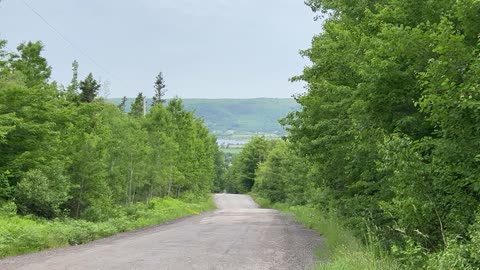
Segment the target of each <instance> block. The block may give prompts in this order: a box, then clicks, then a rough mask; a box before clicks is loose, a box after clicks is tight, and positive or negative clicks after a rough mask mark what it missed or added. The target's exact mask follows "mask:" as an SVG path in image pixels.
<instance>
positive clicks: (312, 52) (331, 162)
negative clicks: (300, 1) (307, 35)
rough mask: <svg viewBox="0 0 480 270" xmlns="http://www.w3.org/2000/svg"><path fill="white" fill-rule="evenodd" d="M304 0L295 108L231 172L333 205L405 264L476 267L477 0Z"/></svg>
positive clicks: (306, 200) (280, 195)
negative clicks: (303, 85) (312, 27)
mask: <svg viewBox="0 0 480 270" xmlns="http://www.w3.org/2000/svg"><path fill="white" fill-rule="evenodd" d="M307 2H308V5H309V6H310V7H311V8H312V9H313V10H314V11H317V12H319V13H318V14H319V16H323V17H324V18H325V23H324V31H323V32H322V33H321V34H319V35H317V36H315V37H314V39H313V42H312V47H311V48H310V49H308V50H305V51H303V53H302V54H303V55H304V56H306V57H308V58H309V59H310V60H311V61H312V65H311V66H310V67H307V68H305V70H304V72H303V74H302V75H300V76H298V77H295V78H294V80H303V81H305V82H307V83H308V92H307V93H305V94H302V95H299V96H297V97H296V99H297V101H298V102H299V103H300V104H301V106H302V109H301V110H300V111H299V112H295V113H292V114H290V115H289V116H288V117H286V118H285V119H283V120H282V123H283V124H284V126H285V127H286V129H287V130H288V132H289V134H288V136H287V138H286V141H285V142H277V143H275V146H274V147H269V148H268V149H270V151H267V152H268V155H265V151H264V149H265V147H264V145H265V144H268V143H267V142H262V143H259V142H258V140H257V141H254V142H252V144H251V145H249V146H247V147H246V148H245V151H246V152H244V153H242V154H240V156H239V157H238V160H235V161H234V162H233V166H232V170H231V171H230V172H228V173H227V175H230V176H231V177H230V178H228V180H229V182H232V183H236V184H235V185H238V184H240V185H242V186H241V187H240V188H236V191H240V192H244V191H249V190H250V188H251V187H252V186H253V190H255V191H256V192H258V193H260V194H261V195H262V196H264V197H267V198H269V199H270V200H272V201H280V202H289V203H292V204H311V205H314V206H315V207H317V208H319V209H322V210H323V211H326V212H330V213H335V214H336V215H337V216H339V217H340V218H341V219H342V220H343V221H344V222H345V223H346V224H347V225H348V226H349V227H350V228H352V229H353V230H355V231H356V232H357V235H358V236H359V237H360V238H362V239H369V242H370V243H371V244H374V245H378V246H380V247H381V248H382V249H383V250H384V251H385V250H386V251H387V252H388V253H389V254H390V255H391V256H393V257H395V258H397V259H398V261H400V262H402V263H403V264H404V265H405V267H406V268H407V269H420V268H424V269H480V252H479V250H480V212H479V211H480V207H479V206H480V205H479V203H480V163H479V162H480V152H479V149H480V44H479V41H480V40H479V38H480V35H479V34H480V16H479V14H480V2H479V1H476V0H460V1H439V0H435V1H427V0H425V1H418V0H416V1H403V0H402V1H396V0H369V1H348V0H334V1H333V0H310V1H307ZM255 145H257V146H255ZM252 148H255V150H252ZM247 152H248V153H247ZM250 156H254V157H255V158H256V161H259V163H257V164H254V165H252V164H249V163H248V162H246V161H247V160H248V159H249V158H248V157H250ZM236 163H241V164H236Z"/></svg>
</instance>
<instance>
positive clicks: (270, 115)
mask: <svg viewBox="0 0 480 270" xmlns="http://www.w3.org/2000/svg"><path fill="white" fill-rule="evenodd" d="M120 100H121V99H119V98H112V99H109V100H108V101H110V102H113V103H115V104H119V103H120ZM183 101H184V105H185V107H186V109H187V110H191V111H194V112H195V115H196V116H198V117H201V118H203V119H204V120H205V123H206V125H207V126H208V128H209V129H210V130H211V131H212V132H215V133H224V132H227V131H229V130H233V131H235V132H255V133H257V132H259V133H279V134H282V133H284V131H283V129H282V127H281V126H280V124H279V123H278V120H279V119H280V118H283V117H285V116H286V115H287V114H288V113H289V112H291V111H295V110H297V109H298V108H299V106H298V104H297V103H296V102H295V100H293V99H278V98H255V99H184V100H183ZM131 102H133V98H130V99H129V101H128V102H127V108H129V107H130V103H131ZM147 104H151V100H149V101H148V102H147Z"/></svg>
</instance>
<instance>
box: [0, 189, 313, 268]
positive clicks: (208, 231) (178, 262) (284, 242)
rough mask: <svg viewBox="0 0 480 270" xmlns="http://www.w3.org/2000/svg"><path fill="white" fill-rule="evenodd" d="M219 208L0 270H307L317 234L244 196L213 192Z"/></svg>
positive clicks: (15, 261)
mask: <svg viewBox="0 0 480 270" xmlns="http://www.w3.org/2000/svg"><path fill="white" fill-rule="evenodd" d="M215 202H216V204H217V206H218V210H216V211H214V212H209V213H204V214H201V215H197V216H193V217H188V218H183V219H179V220H177V221H174V222H171V223H168V224H164V225H159V226H155V227H150V228H146V229H143V230H139V231H135V232H129V233H122V234H119V235H116V236H113V237H110V238H106V239H103V240H98V241H94V242H91V243H89V244H86V245H81V246H75V247H68V248H61V249H54V250H48V251H43V252H39V253H35V254H29V255H24V256H17V257H11V258H7V259H4V260H0V269H2V270H9V269H21V270H23V269H24V270H60V269H61V270H87V269H88V270H97V269H101V270H103V269H118V270H132V269H141V270H150V269H151V270H153V269H155V270H158V269H172V270H173V269H181V270H188V269H207V270H210V269H212V270H213V269H222V270H223V269H248V270H256V269H258V270H261V269H275V270H279V269H310V267H311V266H312V265H313V263H314V260H315V256H314V249H315V247H317V246H319V245H321V244H322V239H321V238H320V236H318V235H317V234H315V233H314V232H312V231H310V230H307V229H305V228H303V227H301V226H300V225H298V224H296V223H294V222H293V221H292V218H291V217H289V216H287V215H284V214H281V213H280V212H278V211H276V210H270V209H259V208H258V206H257V205H256V204H255V203H254V202H253V200H252V199H251V198H250V197H249V196H247V195H230V194H216V195H215Z"/></svg>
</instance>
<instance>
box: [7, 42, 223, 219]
mask: <svg viewBox="0 0 480 270" xmlns="http://www.w3.org/2000/svg"><path fill="white" fill-rule="evenodd" d="M5 43H6V42H5V41H0V153H1V155H0V207H1V206H2V205H5V207H7V206H8V207H10V206H11V205H12V204H13V205H14V206H15V207H14V208H15V209H16V210H18V213H19V214H24V215H25V214H33V215H36V216H38V217H43V218H56V217H73V218H83V219H87V220H90V221H103V220H107V219H109V218H113V217H116V216H118V215H119V213H120V212H121V209H122V208H124V207H129V206H130V205H132V204H134V203H136V202H144V203H148V202H149V201H151V200H152V199H153V198H155V197H165V196H171V197H179V196H181V195H182V194H184V193H187V192H188V193H194V194H206V193H209V192H210V190H211V189H212V186H213V182H214V179H215V178H216V174H217V172H218V169H217V168H216V166H217V164H219V162H221V161H219V160H218V155H219V150H218V147H217V144H216V141H215V138H214V137H213V136H212V135H210V134H209V132H208V130H207V128H206V127H205V126H204V124H203V122H202V121H201V120H199V119H198V118H195V117H194V115H193V113H192V112H189V111H186V110H185V109H184V107H183V104H182V101H181V100H180V99H173V100H170V101H169V103H168V104H163V102H160V100H159V102H157V103H156V104H155V106H153V107H152V108H151V110H150V111H149V112H148V113H147V114H146V115H145V111H144V109H143V104H144V99H145V97H144V96H143V95H142V94H139V97H138V98H137V99H138V100H137V101H136V102H135V104H134V105H135V106H134V108H133V109H132V111H131V112H130V113H129V114H127V113H125V112H124V111H125V108H122V107H120V108H117V107H116V106H115V105H113V104H108V103H105V102H104V101H103V99H102V98H99V97H98V96H97V95H98V92H99V90H100V89H101V85H100V83H99V82H98V81H96V80H95V79H94V77H93V75H92V74H91V73H90V74H89V75H88V76H87V77H86V78H85V79H84V80H82V81H78V79H77V77H78V63H77V62H74V64H73V79H72V83H71V85H69V86H68V87H66V89H63V87H61V86H58V85H57V84H56V83H55V82H52V81H51V80H50V73H51V68H50V67H49V66H48V64H47V61H46V59H45V58H44V57H42V55H41V52H42V49H43V45H42V44H41V43H40V42H28V43H24V44H21V45H19V46H18V48H17V52H16V53H13V52H12V53H7V52H5V51H4V50H3V48H4V46H5ZM124 105H125V104H124ZM220 165H221V164H220ZM10 208H11V207H10Z"/></svg>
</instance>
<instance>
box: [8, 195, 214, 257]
mask: <svg viewBox="0 0 480 270" xmlns="http://www.w3.org/2000/svg"><path fill="white" fill-rule="evenodd" d="M213 209H215V203H214V201H213V198H212V196H210V195H209V196H206V197H195V198H192V197H191V196H190V197H188V198H184V199H182V200H178V199H172V198H164V199H153V200H152V201H150V202H149V203H148V204H143V203H137V204H134V205H131V206H129V207H127V208H122V209H120V210H119V211H117V212H118V215H117V216H116V217H113V218H111V219H109V220H107V221H104V222H97V223H95V222H90V221H86V220H75V219H70V218H65V219H56V220H44V219H39V218H36V217H34V216H17V215H15V214H14V213H13V214H12V213H7V212H5V211H4V212H3V213H1V212H0V258H3V257H7V256H14V255H20V254H25V253H30V252H36V251H40V250H43V249H48V248H57V247H64V246H68V245H78V244H83V243H86V242H89V241H92V240H96V239H100V238H104V237H107V236H111V235H114V234H117V233H120V232H125V231H130V230H135V229H139V228H142V227H146V226H150V225H156V224H160V223H162V222H166V221H169V220H173V219H176V218H180V217H184V216H189V215H195V214H198V213H200V212H205V211H209V210H213Z"/></svg>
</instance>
